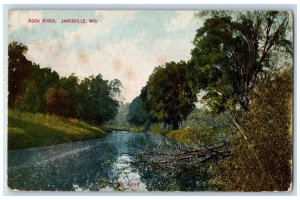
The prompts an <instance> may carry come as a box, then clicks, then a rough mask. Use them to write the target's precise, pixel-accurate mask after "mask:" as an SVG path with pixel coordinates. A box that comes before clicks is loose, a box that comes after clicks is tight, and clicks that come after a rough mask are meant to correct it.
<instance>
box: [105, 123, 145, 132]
mask: <svg viewBox="0 0 300 200" xmlns="http://www.w3.org/2000/svg"><path fill="white" fill-rule="evenodd" d="M102 128H103V129H104V130H107V131H131V132H143V131H145V127H144V126H133V127H132V126H126V125H118V124H106V125H103V127H102Z"/></svg>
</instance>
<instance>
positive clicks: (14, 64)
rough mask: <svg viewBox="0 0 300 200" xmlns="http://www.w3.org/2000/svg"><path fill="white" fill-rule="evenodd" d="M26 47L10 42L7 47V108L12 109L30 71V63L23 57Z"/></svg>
mask: <svg viewBox="0 0 300 200" xmlns="http://www.w3.org/2000/svg"><path fill="white" fill-rule="evenodd" d="M27 50H28V49H27V47H26V46H25V45H23V44H21V43H17V42H12V43H10V44H9V45H8V106H9V107H10V108H13V107H14V106H15V103H16V100H17V98H18V96H19V95H20V91H21V87H22V84H23V82H24V80H26V78H27V77H28V75H29V74H30V72H31V69H32V63H31V62H30V61H28V60H27V59H26V57H25V54H26V52H27Z"/></svg>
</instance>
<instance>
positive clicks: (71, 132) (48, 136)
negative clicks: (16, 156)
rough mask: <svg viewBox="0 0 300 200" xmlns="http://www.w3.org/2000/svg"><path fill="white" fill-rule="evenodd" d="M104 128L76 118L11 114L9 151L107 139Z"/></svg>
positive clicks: (11, 111)
mask: <svg viewBox="0 0 300 200" xmlns="http://www.w3.org/2000/svg"><path fill="white" fill-rule="evenodd" d="M105 134H106V131H104V130H103V129H102V128H98V127H94V126H91V125H89V124H87V123H85V122H82V121H79V120H77V119H66V118H62V117H57V116H52V115H46V114H39V113H37V114H33V113H27V112H20V111H14V110H9V111H8V149H23V148H30V147H41V146H50V145H55V144H60V143H67V142H74V141H79V140H87V139H94V138H98V137H102V136H105Z"/></svg>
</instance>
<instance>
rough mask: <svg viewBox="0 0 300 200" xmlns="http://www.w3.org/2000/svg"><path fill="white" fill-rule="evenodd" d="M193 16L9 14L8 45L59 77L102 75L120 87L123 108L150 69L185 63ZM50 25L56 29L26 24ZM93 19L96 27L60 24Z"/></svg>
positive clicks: (91, 12) (193, 29)
mask: <svg viewBox="0 0 300 200" xmlns="http://www.w3.org/2000/svg"><path fill="white" fill-rule="evenodd" d="M194 12H195V11H174V10H169V11H167V10H164V11H153V10H151V11H149V10H148V11H147V10H144V11H142V10H140V11H139V10H127V11H124V10H123V11H121V10H119V11H108V10H106V11H104V10H85V11H80V10H76V11H75V10H73V11H71V10H56V11H55V10H10V11H9V22H8V31H9V42H12V41H15V42H22V43H23V44H25V45H26V46H27V47H28V52H27V54H26V57H27V59H29V60H31V61H32V62H35V63H37V64H39V65H40V66H41V67H50V68H51V69H53V70H55V71H57V72H58V73H59V75H60V76H69V75H70V74H72V73H75V74H76V75H77V76H78V77H79V78H81V79H83V78H84V77H89V76H91V75H97V74H99V73H100V74H102V75H103V78H104V79H108V80H113V79H119V80H120V81H121V82H122V90H121V91H122V92H121V96H122V97H123V98H124V100H125V101H126V102H131V101H132V99H133V98H135V97H136V96H138V95H139V94H140V90H141V88H142V87H143V86H145V85H146V82H147V80H148V77H149V75H150V74H151V73H152V71H153V69H154V68H155V67H157V66H159V65H163V64H165V63H166V62H169V61H176V62H177V61H180V60H185V61H186V60H188V59H189V58H190V51H191V49H192V47H193V44H192V41H193V39H194V36H195V33H196V30H197V29H198V28H199V27H200V26H201V25H202V24H201V23H202V22H201V21H200V20H199V19H196V18H195V17H194ZM28 19H40V20H41V19H55V20H56V22H57V23H35V24H34V23H28ZM62 19H87V20H88V19H97V22H98V23H85V24H79V23H72V24H71V23H68V24H66V23H61V20H62Z"/></svg>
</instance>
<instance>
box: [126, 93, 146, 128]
mask: <svg viewBox="0 0 300 200" xmlns="http://www.w3.org/2000/svg"><path fill="white" fill-rule="evenodd" d="M127 120H128V122H129V123H130V124H133V125H136V126H140V125H144V124H145V123H146V121H147V113H146V110H144V108H143V100H142V98H141V97H140V96H137V97H136V98H134V99H133V100H132V102H131V103H130V105H129V110H128V115H127Z"/></svg>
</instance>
